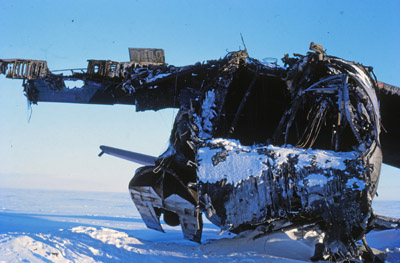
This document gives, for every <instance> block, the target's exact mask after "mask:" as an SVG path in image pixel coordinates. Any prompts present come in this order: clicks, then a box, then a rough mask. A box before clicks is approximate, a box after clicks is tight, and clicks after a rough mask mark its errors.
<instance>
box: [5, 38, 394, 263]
mask: <svg viewBox="0 0 400 263" xmlns="http://www.w3.org/2000/svg"><path fill="white" fill-rule="evenodd" d="M310 50H312V51H311V52H308V53H307V54H306V55H299V54H295V55H294V57H289V55H287V54H286V55H285V56H284V58H283V59H282V61H283V63H284V65H285V66H284V67H280V66H277V64H276V63H266V62H262V61H259V60H257V59H253V58H251V57H249V56H248V53H247V50H241V51H238V52H230V53H228V54H227V55H226V56H225V57H224V58H222V59H219V60H211V61H207V62H205V63H197V64H194V65H190V66H185V67H175V66H172V65H167V64H165V59H164V51H162V50H159V49H136V50H133V49H132V50H130V54H131V58H133V59H132V61H130V62H115V61H110V60H88V62H89V63H88V67H87V70H86V72H83V73H76V72H72V75H70V76H63V75H62V74H58V75H57V74H53V73H52V72H50V71H49V70H48V69H47V66H46V63H45V62H43V61H33V60H0V69H1V73H2V74H6V75H7V77H9V78H22V79H25V80H26V82H25V84H24V87H25V93H26V96H27V97H28V99H29V100H30V101H31V102H32V103H37V102H38V101H53V102H54V101H57V102H69V103H89V104H117V103H119V104H132V105H135V106H136V110H137V111H146V110H159V109H163V108H179V112H178V113H177V116H176V119H175V123H174V126H173V129H172V132H171V137H170V140H169V147H168V149H167V150H166V151H165V153H163V154H162V155H161V156H159V157H158V158H155V159H154V158H152V157H149V156H139V157H138V156H137V155H135V154H133V153H129V152H125V151H122V150H119V149H114V148H111V147H106V146H102V148H101V149H102V153H108V154H111V155H114V156H117V157H121V158H124V159H128V160H133V161H137V160H138V159H140V160H141V162H140V163H142V164H145V165H146V166H144V167H141V168H139V169H138V170H137V171H136V173H135V176H134V177H133V179H132V180H131V182H130V184H129V189H130V194H131V197H132V199H133V201H134V203H135V205H136V207H137V208H138V210H139V212H140V214H141V216H142V218H143V220H144V222H145V223H146V225H147V226H148V227H149V228H152V229H155V230H158V231H164V230H163V228H162V226H161V223H160V218H161V215H163V218H164V221H165V222H166V223H167V224H169V225H179V224H180V225H181V227H182V230H183V234H184V238H186V239H189V240H192V241H195V242H201V232H202V226H203V223H202V216H201V215H202V213H204V214H205V216H206V217H207V218H208V219H209V220H210V221H211V222H212V223H214V224H216V225H217V226H219V227H220V228H221V229H222V230H227V231H231V232H234V233H238V232H241V231H244V230H248V229H255V228H262V229H263V231H264V232H265V233H266V234H267V233H271V232H273V231H278V230H281V229H284V228H287V227H294V226H304V225H308V226H313V227H315V228H318V229H319V231H322V232H323V233H324V234H325V237H324V241H323V244H317V246H316V253H315V256H314V258H313V259H315V260H319V259H325V260H327V259H329V260H334V259H336V260H337V259H341V260H346V259H347V260H351V259H354V258H358V257H360V256H361V257H363V258H364V259H367V258H369V259H372V260H377V261H378V260H381V259H382V258H381V257H380V256H376V255H374V254H373V253H372V252H371V249H370V248H369V247H368V245H367V244H366V242H365V238H364V237H365V234H366V233H367V232H368V231H370V230H371V229H373V228H377V229H378V228H379V229H383V228H387V227H398V226H399V221H398V220H396V219H390V218H385V217H382V216H377V215H375V214H374V212H373V210H372V208H371V203H372V199H373V197H374V196H375V195H376V192H377V187H378V181H379V175H380V169H381V164H382V155H383V156H385V159H384V162H386V163H388V164H390V165H394V166H396V167H400V155H399V151H398V146H399V145H400V137H399V134H400V128H399V127H398V125H397V123H396V121H398V119H400V116H399V114H400V110H399V108H398V105H399V96H400V89H399V88H397V87H394V86H391V85H388V84H386V83H383V82H379V81H377V80H376V78H375V75H374V74H373V72H372V68H371V67H365V66H363V65H361V64H359V63H356V62H351V61H346V60H344V59H341V58H337V57H333V56H329V55H327V54H326V53H325V51H324V49H323V48H322V46H321V45H319V44H315V43H314V42H312V43H311V45H310ZM135 52H139V53H135ZM140 52H142V53H140ZM135 59H136V60H135ZM22 68H24V69H22ZM66 80H82V81H84V83H85V85H84V86H83V87H81V88H75V89H69V88H66V87H65V84H64V81H66ZM381 115H382V117H381ZM381 120H382V122H383V125H382V124H381ZM381 127H384V130H385V132H383V133H382V136H381ZM382 153H383V154H382ZM359 240H362V241H363V242H364V246H365V250H364V251H363V250H361V249H360V248H359V245H357V241H359Z"/></svg>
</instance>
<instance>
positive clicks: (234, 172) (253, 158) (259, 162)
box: [197, 138, 358, 185]
mask: <svg viewBox="0 0 400 263" xmlns="http://www.w3.org/2000/svg"><path fill="white" fill-rule="evenodd" d="M210 144H211V145H219V146H221V147H220V148H215V149H212V148H213V147H211V148H210V147H203V148H200V149H199V150H198V152H197V154H198V162H199V167H198V176H199V179H200V180H201V181H203V182H210V183H215V182H217V181H220V180H221V179H223V178H226V180H227V183H232V184H233V185H236V184H238V183H240V181H241V180H245V179H247V178H248V177H249V176H253V177H259V176H261V174H262V172H263V171H264V170H267V169H268V166H270V167H279V166H281V165H282V164H283V163H285V162H287V161H288V157H290V155H298V156H299V160H298V163H297V166H296V169H297V170H301V169H303V168H304V167H311V165H312V163H315V165H316V167H319V168H322V169H328V168H335V169H338V170H345V169H346V165H345V160H350V159H354V158H356V157H357V156H358V154H357V152H355V151H351V152H333V151H328V150H312V149H308V150H307V149H301V148H296V147H293V146H291V145H287V146H286V147H279V146H273V145H267V146H243V145H241V144H240V142H239V141H238V140H234V139H221V138H219V139H214V140H211V141H210ZM262 149H267V150H270V151H273V152H274V153H275V154H276V156H277V158H276V160H273V159H271V158H269V157H268V156H266V155H261V154H259V153H258V152H257V151H258V150H262ZM224 150H226V151H227V156H226V159H225V160H224V161H221V162H219V163H218V164H217V165H214V164H213V162H212V158H213V157H214V156H215V155H216V154H217V153H219V152H221V151H224Z"/></svg>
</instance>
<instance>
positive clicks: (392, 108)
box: [378, 81, 400, 168]
mask: <svg viewBox="0 0 400 263" xmlns="http://www.w3.org/2000/svg"><path fill="white" fill-rule="evenodd" d="M378 87H379V89H380V94H379V99H380V109H381V123H382V126H383V129H382V131H381V138H380V139H381V144H382V152H383V162H384V163H386V164H389V165H392V166H395V167H397V168H400V88H399V87H395V86H392V85H389V84H386V83H384V82H380V81H378Z"/></svg>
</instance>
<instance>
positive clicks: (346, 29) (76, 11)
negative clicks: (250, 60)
mask: <svg viewBox="0 0 400 263" xmlns="http://www.w3.org/2000/svg"><path fill="white" fill-rule="evenodd" d="M399 10H400V1H380V2H378V1H246V2H242V1H175V0H169V1H161V0H160V1H154V0H153V1H141V0H139V1H54V0H52V1H0V25H1V26H0V38H1V41H0V58H30V59H43V60H47V61H48V66H49V68H50V69H51V70H56V69H65V68H82V67H83V68H84V67H86V66H87V61H86V60H87V59H110V60H116V61H128V60H129V56H128V47H154V48H163V49H164V50H165V53H166V61H167V63H169V64H173V65H178V66H181V65H187V64H193V63H195V62H197V61H204V60H207V59H218V58H220V57H223V56H225V54H226V52H227V51H234V50H238V49H239V48H240V47H242V42H241V39H240V33H242V34H243V37H244V39H245V42H246V46H247V49H248V51H249V54H250V56H252V57H255V58H257V59H263V58H266V57H275V58H278V59H280V58H282V57H283V55H284V54H285V53H289V54H292V53H303V54H305V53H306V52H307V51H308V46H309V43H310V42H311V41H314V42H316V43H321V44H322V45H323V46H324V48H325V49H327V53H328V54H330V55H335V56H339V57H343V58H345V59H348V60H354V61H358V62H360V63H362V64H364V65H369V66H373V67H374V70H375V73H376V75H377V77H378V79H380V80H382V81H385V82H388V83H391V84H393V85H397V86H400V78H399V72H400V62H399V61H400V60H399V59H400V55H399V49H400V30H399V28H400V27H399V26H400V16H399V15H398V12H399ZM21 84H22V81H18V80H14V81H13V80H7V79H5V77H4V76H0V105H1V110H0V123H1V129H0V181H1V183H0V187H2V186H3V187H17V188H44V189H69V190H92V191H113V192H121V191H126V190H127V184H128V182H129V180H130V178H131V177H132V176H133V173H134V170H135V169H136V168H137V167H138V166H137V165H135V164H133V163H130V162H127V161H124V160H119V159H116V158H113V157H110V156H103V157H102V158H98V157H97V154H98V153H99V148H98V146H99V145H101V144H105V145H110V146H114V147H119V148H124V149H129V150H133V151H138V152H143V153H147V154H152V155H158V154H160V153H161V152H162V151H163V150H164V149H165V148H166V146H167V141H168V137H169V132H170V129H171V126H172V123H173V118H174V113H175V112H176V111H174V110H163V111H158V112H145V113H136V112H135V108H134V107H132V106H93V105H90V106H89V105H73V104H55V103H39V105H38V106H37V105H34V106H33V107H32V117H31V121H30V122H29V123H28V121H27V116H28V115H29V111H28V110H27V102H26V98H25V97H24V95H23V92H22V87H21ZM399 188H400V173H399V170H398V169H395V168H392V167H388V166H385V167H384V168H383V172H382V176H381V185H380V188H379V190H378V192H379V194H380V198H381V199H397V200H400V195H398V194H397V189H399Z"/></svg>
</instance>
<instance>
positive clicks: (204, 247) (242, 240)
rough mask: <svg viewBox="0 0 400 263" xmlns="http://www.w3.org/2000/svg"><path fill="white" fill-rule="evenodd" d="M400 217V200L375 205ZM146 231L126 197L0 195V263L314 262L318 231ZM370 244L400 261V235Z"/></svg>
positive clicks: (380, 235) (371, 239)
mask: <svg viewBox="0 0 400 263" xmlns="http://www.w3.org/2000/svg"><path fill="white" fill-rule="evenodd" d="M376 204H377V208H376V209H375V210H376V211H377V213H378V214H382V212H383V211H384V212H385V215H388V216H396V217H399V216H400V209H399V208H400V201H394V202H385V201H379V202H377V203H376ZM164 229H165V231H166V233H160V232H156V231H153V230H150V229H147V228H146V226H145V225H144V223H143V221H142V220H141V218H140V216H139V214H138V212H137V210H136V208H135V206H134V205H133V203H132V201H131V200H130V197H129V193H128V191H127V193H126V194H124V193H101V192H68V191H42V190H17V189H5V188H3V189H0V262H1V263H3V262H7V263H8V262H35V263H36V262H143V263H145V262H167V263H168V262H205V261H207V262H284V263H287V262H297V263H299V262H310V260H309V257H310V256H312V254H313V250H314V244H315V242H318V241H320V239H321V238H322V237H321V235H320V234H319V233H318V232H316V231H301V230H299V229H292V230H290V231H286V232H279V233H275V234H271V235H266V236H261V237H259V238H256V239H254V238H255V237H256V235H257V234H259V233H260V232H257V231H248V232H244V233H241V234H239V235H233V234H232V235H229V234H228V233H224V234H222V235H218V233H219V232H220V230H219V229H218V228H217V227H215V226H214V225H212V224H211V223H210V222H208V221H205V224H204V231H203V238H202V244H200V245H199V244H197V243H193V242H190V241H187V240H184V239H183V235H182V232H181V230H180V227H168V226H165V225H164ZM367 240H368V243H369V244H370V245H371V246H372V247H374V248H378V249H381V250H386V251H388V254H389V260H388V262H399V260H400V230H390V231H380V232H372V233H370V234H368V235H367Z"/></svg>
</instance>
